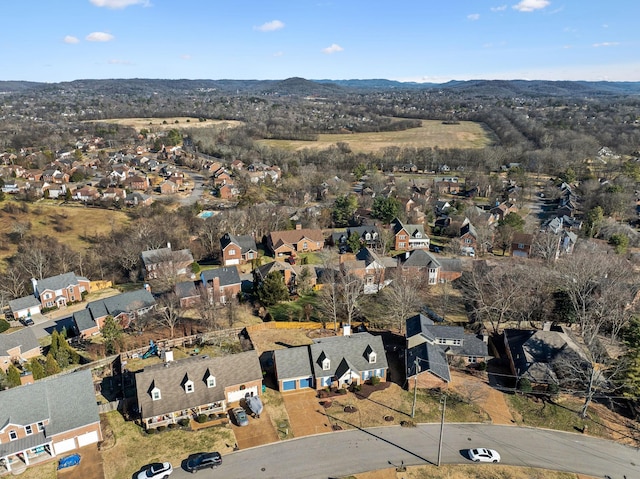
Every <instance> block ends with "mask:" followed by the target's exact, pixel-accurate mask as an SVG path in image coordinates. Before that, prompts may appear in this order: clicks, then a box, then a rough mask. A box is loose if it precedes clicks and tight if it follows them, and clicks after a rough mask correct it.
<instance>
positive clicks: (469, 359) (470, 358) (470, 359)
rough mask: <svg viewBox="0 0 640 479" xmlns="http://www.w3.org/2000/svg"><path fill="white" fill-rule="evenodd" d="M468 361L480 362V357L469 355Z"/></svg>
mask: <svg viewBox="0 0 640 479" xmlns="http://www.w3.org/2000/svg"><path fill="white" fill-rule="evenodd" d="M467 362H469V363H477V362H478V358H476V357H475V356H469V357H468V358H467Z"/></svg>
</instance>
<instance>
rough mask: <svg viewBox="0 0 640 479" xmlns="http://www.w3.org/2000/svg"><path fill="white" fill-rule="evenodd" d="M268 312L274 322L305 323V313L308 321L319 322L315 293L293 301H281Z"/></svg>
mask: <svg viewBox="0 0 640 479" xmlns="http://www.w3.org/2000/svg"><path fill="white" fill-rule="evenodd" d="M307 305H309V306H307ZM305 308H307V309H305ZM309 308H310V309H309ZM268 310H269V313H270V314H271V317H272V318H273V320H274V321H307V316H306V315H307V311H308V312H309V313H310V314H309V320H310V321H320V313H319V312H318V310H317V305H316V294H315V293H311V294H307V295H303V296H300V297H298V299H296V300H295V301H283V302H281V303H278V304H276V305H274V306H270V307H269V308H268Z"/></svg>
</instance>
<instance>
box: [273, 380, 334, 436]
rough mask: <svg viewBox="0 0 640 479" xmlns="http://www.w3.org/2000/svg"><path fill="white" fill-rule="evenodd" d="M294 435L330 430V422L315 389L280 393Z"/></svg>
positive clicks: (309, 434)
mask: <svg viewBox="0 0 640 479" xmlns="http://www.w3.org/2000/svg"><path fill="white" fill-rule="evenodd" d="M282 399H283V400H284V407H285V408H286V409H287V414H288V415H289V424H290V425H291V432H293V436H294V437H303V436H311V435H313V434H321V433H323V432H331V431H332V429H331V424H330V423H329V421H328V420H327V417H326V416H325V414H324V411H323V409H322V406H320V402H319V401H318V398H317V397H316V391H314V390H308V391H299V392H290V393H285V394H283V395H282Z"/></svg>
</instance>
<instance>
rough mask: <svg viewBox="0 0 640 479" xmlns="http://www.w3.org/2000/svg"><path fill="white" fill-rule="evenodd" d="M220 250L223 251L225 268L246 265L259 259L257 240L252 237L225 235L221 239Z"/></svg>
mask: <svg viewBox="0 0 640 479" xmlns="http://www.w3.org/2000/svg"><path fill="white" fill-rule="evenodd" d="M220 249H221V251H222V264H223V265H224V266H232V265H235V264H245V263H248V262H251V261H252V260H254V259H257V258H258V247H257V246H256V240H255V239H254V237H253V236H251V235H232V234H231V233H225V235H224V236H223V237H222V238H220Z"/></svg>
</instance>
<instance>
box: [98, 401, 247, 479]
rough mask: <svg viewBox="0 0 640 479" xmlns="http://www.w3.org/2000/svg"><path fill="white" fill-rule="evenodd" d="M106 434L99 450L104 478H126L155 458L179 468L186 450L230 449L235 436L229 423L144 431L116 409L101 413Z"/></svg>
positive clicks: (226, 450) (192, 451)
mask: <svg viewBox="0 0 640 479" xmlns="http://www.w3.org/2000/svg"><path fill="white" fill-rule="evenodd" d="M104 424H106V425H108V426H107V428H106V429H107V432H106V434H105V436H106V437H107V438H108V439H107V441H105V442H106V443H108V444H109V445H108V446H106V448H105V450H103V452H102V458H103V460H104V472H105V477H106V479H129V478H130V477H131V475H132V474H133V473H134V472H136V471H138V470H140V468H141V467H142V466H144V465H145V464H148V463H150V462H155V461H160V462H162V461H169V462H171V464H173V465H174V467H176V468H178V467H179V465H180V464H181V462H182V461H183V460H184V459H186V458H187V456H188V455H189V454H192V453H194V452H199V451H219V452H220V453H221V454H223V455H224V454H225V453H229V452H231V451H232V450H233V446H234V444H235V438H234V436H233V432H232V431H231V429H229V428H228V427H224V426H218V427H210V428H207V429H201V430H199V431H197V432H194V431H187V430H178V429H176V430H166V431H163V432H161V433H158V434H146V433H144V432H143V431H142V429H141V428H140V427H138V426H136V425H135V424H134V423H133V422H127V421H125V420H124V419H123V418H122V416H121V415H120V413H118V412H117V411H114V412H110V413H107V414H105V415H104V418H103V425H104Z"/></svg>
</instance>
